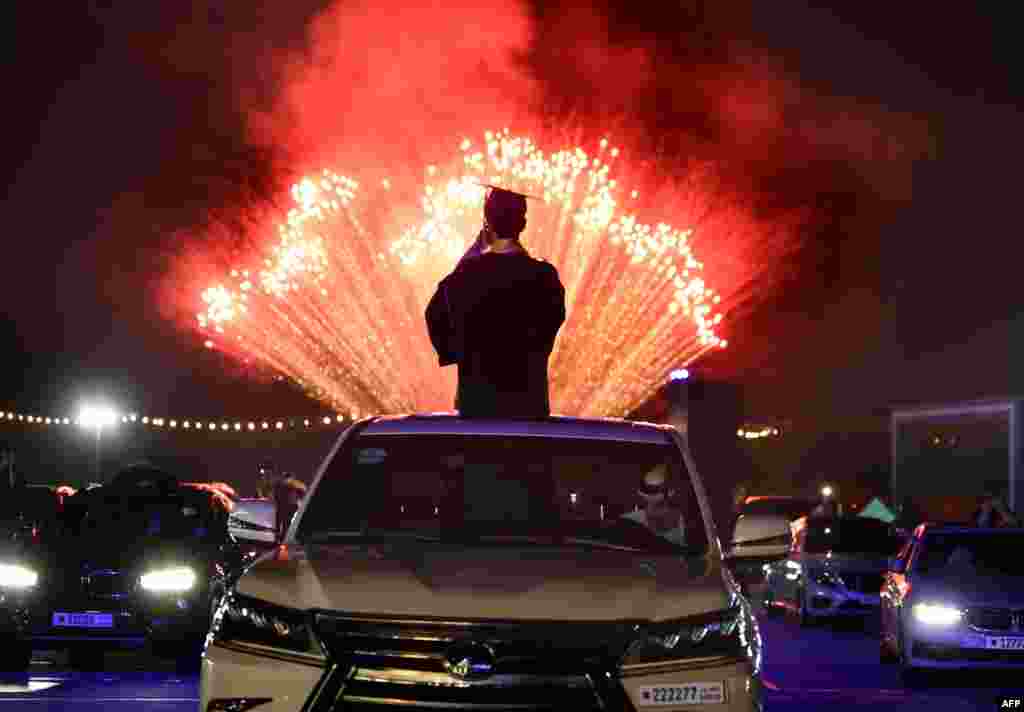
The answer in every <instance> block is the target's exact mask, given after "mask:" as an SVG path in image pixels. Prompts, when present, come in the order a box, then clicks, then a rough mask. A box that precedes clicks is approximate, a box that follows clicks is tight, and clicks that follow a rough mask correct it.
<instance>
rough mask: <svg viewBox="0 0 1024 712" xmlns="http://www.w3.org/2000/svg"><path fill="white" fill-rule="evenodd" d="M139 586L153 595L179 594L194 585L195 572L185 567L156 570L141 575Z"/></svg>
mask: <svg viewBox="0 0 1024 712" xmlns="http://www.w3.org/2000/svg"><path fill="white" fill-rule="evenodd" d="M139 585H140V586H142V588H144V589H146V590H147V591H152V592H153V593H181V592H183V591H189V590H191V589H192V587H193V586H195V585H196V572H195V571H193V570H192V569H190V568H188V567H187V566H177V567H174V568H169V569H157V570H156V571H150V572H149V573H146V574H143V575H142V577H141V578H139Z"/></svg>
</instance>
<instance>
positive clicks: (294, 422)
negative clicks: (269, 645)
mask: <svg viewBox="0 0 1024 712" xmlns="http://www.w3.org/2000/svg"><path fill="white" fill-rule="evenodd" d="M359 417H360V416H359V414H358V413H353V414H352V415H350V416H345V415H342V414H341V413H336V414H334V415H319V416H300V417H293V416H290V417H274V418H259V419H255V420H252V419H248V420H238V419H236V418H168V417H153V416H148V415H142V416H140V415H138V414H137V413H130V414H128V415H122V416H120V417H119V418H117V421H116V422H118V423H120V424H121V425H129V426H141V427H148V428H154V429H164V430H184V431H190V432H207V433H212V432H216V433H224V432H236V433H239V432H244V433H256V432H274V431H283V430H311V429H313V428H325V427H328V428H336V427H338V426H342V427H344V426H347V425H349V424H351V423H352V422H353V421H355V420H357V419H358V418H359ZM17 423H20V424H24V425H42V426H67V425H76V426H81V425H83V422H82V420H81V419H80V418H71V417H66V416H65V417H52V416H42V415H34V414H26V413H17V412H15V411H0V424H17ZM781 435H782V431H781V430H780V429H779V428H777V427H771V426H762V425H747V426H744V427H743V428H740V429H739V430H737V431H736V437H738V438H739V439H741V440H761V439H764V438H777V437H780V436H781Z"/></svg>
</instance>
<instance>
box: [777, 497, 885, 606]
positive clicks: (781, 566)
mask: <svg viewBox="0 0 1024 712" xmlns="http://www.w3.org/2000/svg"><path fill="white" fill-rule="evenodd" d="M896 547H897V539H896V536H895V532H894V531H893V529H892V528H891V527H890V526H889V525H888V524H886V523H885V522H882V521H879V520H877V519H868V518H865V517H834V518H822V519H817V518H810V519H807V520H805V523H804V524H803V526H801V527H800V528H799V529H798V530H797V532H796V534H795V535H794V537H793V543H792V545H791V546H790V550H789V554H788V555H787V556H786V558H785V559H782V560H781V561H778V562H776V563H774V564H771V565H770V568H769V571H768V586H767V591H766V593H765V599H766V605H767V607H768V610H769V611H778V610H788V611H790V612H793V613H795V614H796V615H797V616H798V617H799V620H800V624H801V625H811V624H813V623H815V622H816V621H818V620H821V619H824V618H836V617H848V616H860V617H863V616H865V615H870V614H874V613H877V611H878V610H879V605H880V603H879V596H880V592H881V588H882V579H883V575H884V573H885V570H886V567H887V566H888V561H889V557H890V556H892V555H893V554H894V553H895V551H896Z"/></svg>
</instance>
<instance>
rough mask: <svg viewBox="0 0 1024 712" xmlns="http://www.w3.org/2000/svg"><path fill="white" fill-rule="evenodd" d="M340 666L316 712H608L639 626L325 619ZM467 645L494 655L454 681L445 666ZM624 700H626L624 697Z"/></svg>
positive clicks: (320, 624) (321, 629) (323, 633)
mask: <svg viewBox="0 0 1024 712" xmlns="http://www.w3.org/2000/svg"><path fill="white" fill-rule="evenodd" d="M316 625H317V631H318V634H319V635H320V637H321V640H322V641H323V642H324V645H325V647H326V648H327V650H328V654H329V656H330V658H331V661H332V664H333V667H332V668H331V669H330V670H329V671H328V673H327V674H326V676H325V680H323V681H322V682H321V686H320V690H319V691H318V693H317V694H316V695H315V697H316V701H315V702H314V703H313V704H311V705H310V709H311V710H315V711H316V712H342V711H343V710H352V711H356V712H362V711H363V710H375V711H376V712H382V711H383V710H387V709H392V708H393V709H417V708H422V709H455V710H486V711H487V712H506V711H509V712H510V711H511V710H517V711H520V712H521V711H523V710H532V711H535V712H539V711H542V710H552V711H553V710H574V711H575V710H579V711H580V712H587V711H588V710H598V709H602V702H603V701H604V700H607V696H608V695H609V694H616V693H613V692H609V690H608V689H606V688H607V687H609V686H607V685H605V683H604V682H603V680H606V679H607V676H605V675H603V674H602V671H607V670H611V669H612V668H613V666H614V661H617V660H618V659H619V658H620V657H621V656H622V654H623V653H624V652H625V649H626V646H627V645H628V642H629V640H630V633H631V632H632V631H633V630H634V628H633V626H632V625H630V624H587V623H583V624H573V623H565V624H562V623H557V624H532V623H528V624H495V623H476V622H473V623H461V622H445V621H400V620H380V619H362V618H349V617H338V616H332V615H325V614H320V615H317V616H316ZM465 641H473V642H474V644H480V645H485V646H486V647H487V649H488V650H489V651H491V652H492V653H493V669H492V671H491V673H490V674H489V675H486V676H483V677H481V678H479V679H466V678H462V677H459V676H458V674H450V673H449V671H448V669H447V668H446V657H447V654H448V652H449V651H451V650H454V649H455V648H454V647H453V646H457V645H461V644H463V643H464V642H465ZM617 694H622V693H621V692H619V693H617Z"/></svg>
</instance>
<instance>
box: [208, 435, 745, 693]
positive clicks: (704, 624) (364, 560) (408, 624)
mask: <svg viewBox="0 0 1024 712" xmlns="http://www.w3.org/2000/svg"><path fill="white" fill-rule="evenodd" d="M651 473H657V474H658V476H659V477H662V478H663V479H664V478H667V484H666V489H664V490H659V491H663V492H665V493H666V496H667V497H668V499H657V498H656V497H653V496H650V495H649V493H648V492H647V490H643V491H644V493H645V495H648V500H645V501H647V502H654V501H655V500H656V499H657V501H658V502H659V503H658V504H657V505H654V504H649V505H648V506H649V507H651V508H649V509H643V510H638V505H639V501H640V496H639V490H642V488H643V487H645V486H647V485H648V484H649V483H650V482H654V481H656V480H657V479H658V477H645V475H647V476H649V475H651ZM625 515H629V516H625ZM644 522H647V524H645V523H644ZM659 522H663V523H659ZM657 532H661V534H659V533H657ZM670 533H671V536H669V534H670ZM760 658H761V654H760V638H759V636H758V634H757V628H756V625H755V621H754V619H753V618H752V616H751V612H750V607H749V605H747V603H746V599H745V598H744V597H742V596H740V595H738V590H737V587H736V585H735V583H734V581H733V580H732V577H731V576H730V575H729V574H728V573H727V572H726V571H725V570H724V569H723V567H722V559H721V552H720V551H719V550H718V548H717V537H716V536H715V531H714V525H713V524H712V522H711V519H710V508H709V506H708V502H707V500H706V498H705V494H704V488H703V485H702V483H701V480H700V477H699V476H698V474H697V471H696V469H695V467H694V464H693V460H692V458H691V456H690V453H689V450H688V449H687V446H686V443H685V441H684V439H683V437H682V436H681V435H680V434H679V433H678V432H677V431H676V430H675V429H673V428H670V427H668V426H656V425H648V424H640V423H634V422H627V421H616V420H585V419H574V418H560V417H558V418H547V419H540V420H501V419H477V420H469V419H461V418H458V417H457V416H450V415H431V416H404V417H388V418H371V419H368V420H364V421H362V422H359V423H357V424H355V425H353V426H352V427H350V428H349V429H347V430H346V432H345V433H344V434H343V435H342V436H341V438H340V440H339V441H338V442H337V444H336V445H335V446H334V448H333V449H332V451H331V453H330V454H329V456H328V457H327V459H326V460H325V462H324V463H323V464H322V466H321V467H320V469H319V471H318V473H317V475H316V477H315V479H314V481H313V484H312V486H311V487H310V488H309V493H308V495H307V496H306V497H305V499H304V501H303V502H302V504H301V505H300V508H299V511H298V512H297V514H296V516H295V517H294V518H293V520H292V524H291V527H290V529H289V530H288V534H287V537H286V540H285V544H284V545H283V547H281V548H279V549H277V550H276V551H274V552H269V553H267V554H265V555H264V556H263V557H261V558H260V559H259V560H258V561H257V562H256V563H255V564H254V565H252V566H251V567H249V568H248V569H247V570H246V572H245V574H244V575H243V576H242V577H241V578H240V579H239V581H238V583H237V584H236V586H235V588H234V589H233V591H232V592H231V593H229V594H228V596H227V597H226V598H225V600H224V602H223V603H222V604H221V606H220V608H219V610H218V611H217V613H216V614H215V618H214V625H213V629H212V632H211V635H210V637H209V638H208V641H207V646H206V650H205V653H204V659H203V665H202V674H201V685H200V689H201V708H202V709H204V710H212V709H234V708H235V706H238V705H239V704H241V701H243V700H245V701H249V702H251V701H254V700H258V701H259V702H260V703H261V704H260V707H259V710H260V712H280V711H282V710H295V709H299V708H302V709H304V710H309V711H310V712H320V711H326V710H334V709H340V708H345V709H371V708H372V709H374V710H381V711H382V712H383V710H388V709H403V710H414V709H439V708H445V709H470V708H472V709H484V708H488V709H490V708H494V709H510V708H515V709H532V710H555V709H557V710H574V711H579V712H586V711H587V710H598V709H618V710H622V709H634V708H642V707H647V706H649V705H659V706H661V705H667V706H671V705H672V703H673V702H676V703H677V708H680V707H679V706H687V705H690V704H701V705H704V704H711V703H713V704H712V706H713V707H714V708H715V709H717V710H752V709H756V708H757V707H758V704H759V700H760V694H761V692H760V689H761V688H760V676H759V673H760Z"/></svg>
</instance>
